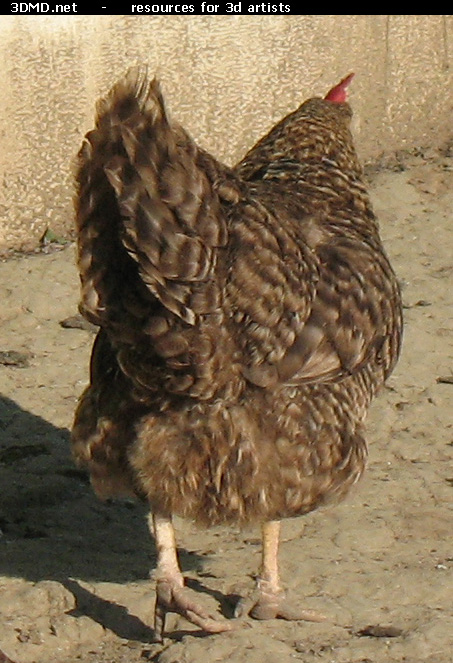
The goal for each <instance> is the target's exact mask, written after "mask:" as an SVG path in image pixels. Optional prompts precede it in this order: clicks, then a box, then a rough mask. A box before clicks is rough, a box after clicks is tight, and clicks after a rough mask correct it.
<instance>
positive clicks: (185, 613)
mask: <svg viewBox="0 0 453 663" xmlns="http://www.w3.org/2000/svg"><path fill="white" fill-rule="evenodd" d="M169 612H174V613H177V614H178V615H181V616H182V617H184V618H185V619H187V621H189V622H191V623H192V624H195V625H196V626H199V627H200V628H201V629H203V631H206V632H207V633H223V632H224V631H231V630H232V629H233V625H232V624H230V623H229V622H227V621H221V620H219V619H217V618H216V617H215V616H214V615H212V614H210V613H208V612H206V610H204V609H203V608H201V607H200V606H199V605H198V604H197V603H196V602H195V601H193V600H192V599H191V598H190V597H189V596H188V593H187V589H185V588H184V587H179V586H177V585H176V584H174V583H172V582H169V581H168V580H165V579H159V580H158V581H157V586H156V608H155V613H154V637H155V640H156V642H160V643H162V642H163V639H164V632H165V618H166V616H167V613H169Z"/></svg>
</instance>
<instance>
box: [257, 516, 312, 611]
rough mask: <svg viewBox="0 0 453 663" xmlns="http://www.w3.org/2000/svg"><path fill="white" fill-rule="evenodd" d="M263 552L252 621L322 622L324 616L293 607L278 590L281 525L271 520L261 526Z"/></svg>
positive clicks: (283, 593)
mask: <svg viewBox="0 0 453 663" xmlns="http://www.w3.org/2000/svg"><path fill="white" fill-rule="evenodd" d="M262 537H263V549H262V559H261V569H260V575H259V576H258V578H257V588H258V601H257V602H256V603H255V605H254V606H253V608H252V609H251V611H250V615H251V617H253V618H254V619H276V618H278V617H280V618H282V619H288V620H291V621H297V620H305V621H311V622H319V621H324V620H325V617H324V615H321V614H319V613H317V612H315V611H313V610H305V609H299V608H297V606H292V605H291V604H290V603H289V602H288V600H287V598H286V596H285V592H284V591H283V589H282V587H281V586H280V577H279V572H278V546H279V539H280V521H279V520H271V521H269V522H267V523H264V524H263V526H262Z"/></svg>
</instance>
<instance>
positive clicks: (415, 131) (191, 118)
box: [0, 15, 453, 252]
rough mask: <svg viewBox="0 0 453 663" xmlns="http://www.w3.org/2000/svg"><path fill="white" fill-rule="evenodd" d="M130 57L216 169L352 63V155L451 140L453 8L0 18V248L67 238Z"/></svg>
mask: <svg viewBox="0 0 453 663" xmlns="http://www.w3.org/2000/svg"><path fill="white" fill-rule="evenodd" d="M137 62H147V63H148V64H149V69H150V71H151V72H155V73H157V75H158V76H159V77H160V78H161V80H162V84H163V88H164V92H165V95H166V98H167V106H168V107H169V109H170V111H171V113H172V116H173V117H174V118H175V119H177V120H178V121H180V122H181V123H183V124H184V125H185V126H186V128H187V129H188V130H189V131H190V132H191V133H192V135H193V136H194V137H195V138H196V139H197V140H198V141H199V143H200V144H202V145H203V146H204V147H205V148H208V149H209V150H211V151H212V152H213V153H214V154H215V155H216V156H217V157H219V158H220V159H222V160H224V161H225V162H227V163H234V162H235V161H236V160H237V159H238V158H239V157H240V156H241V155H242V154H243V152H244V151H245V150H246V149H247V148H248V147H250V146H251V145H252V144H253V143H254V141H255V139H257V138H259V137H260V135H261V134H262V133H263V132H265V131H266V130H267V129H269V128H270V126H271V125H272V124H273V123H274V121H276V120H278V119H280V117H282V116H283V115H284V114H286V113H287V112H288V111H290V110H293V109H294V108H295V107H296V106H298V105H299V104H300V103H301V102H302V101H303V100H304V99H305V98H307V97H309V96H315V95H324V94H325V92H326V91H327V90H328V89H329V88H330V87H331V86H332V85H333V84H334V83H336V82H338V81H339V80H340V78H341V77H342V76H344V75H345V74H347V73H349V72H350V71H355V72H356V79H355V80H354V82H353V85H352V87H351V94H350V99H351V103H352V105H353V107H354V110H355V125H354V129H355V135H356V138H357V146H358V149H359V153H360V155H361V157H362V159H364V160H367V161H370V160H374V159H376V158H378V157H380V156H381V155H382V154H390V153H393V152H395V151H396V150H399V149H403V148H408V147H412V146H425V145H432V146H434V147H436V146H440V145H442V144H444V143H445V142H446V141H448V140H450V139H451V138H452V134H453V124H452V106H453V77H452V72H453V68H452V65H453V16H413V15H411V16H367V15H364V16H311V15H310V16H288V17H286V16H277V17H275V16H256V17H249V16H211V17H202V16H182V17H178V16H154V17H153V16H79V17H77V16H70V17H61V16H47V17H45V16H33V17H32V16H30V17H24V16H21V17H14V16H1V17H0V83H1V94H0V137H1V150H0V252H1V251H3V252H4V251H5V250H8V249H11V248H15V249H30V248H33V247H34V246H36V244H37V242H38V240H39V238H40V237H41V235H42V234H43V233H44V231H45V230H46V228H47V227H49V228H51V229H52V230H53V231H54V232H56V233H57V234H62V235H67V234H68V233H70V231H71V228H72V195H73V187H72V172H71V163H72V162H73V159H74V155H75V154H76V152H77V150H78V148H79V145H80V143H81V140H82V137H83V135H84V134H85V132H86V131H87V130H89V129H90V128H91V127H92V123H93V113H94V103H95V100H96V98H97V97H98V96H99V95H100V94H104V93H105V92H106V91H107V89H108V88H109V87H110V85H111V84H112V83H113V82H114V81H115V80H116V79H117V78H119V77H120V76H122V74H123V73H124V71H125V70H126V69H127V67H128V66H130V65H131V64H135V63H137Z"/></svg>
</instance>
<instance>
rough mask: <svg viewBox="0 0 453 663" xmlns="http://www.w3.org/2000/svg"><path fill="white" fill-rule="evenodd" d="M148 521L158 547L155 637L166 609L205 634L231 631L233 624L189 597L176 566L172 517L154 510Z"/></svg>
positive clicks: (162, 625) (160, 631) (160, 633)
mask: <svg viewBox="0 0 453 663" xmlns="http://www.w3.org/2000/svg"><path fill="white" fill-rule="evenodd" d="M151 523H152V530H153V534H154V538H155V541H156V547H157V568H156V607H155V611H154V635H155V638H156V640H157V641H158V642H163V637H164V631H165V617H166V615H167V613H169V612H176V613H178V614H179V615H182V616H183V617H185V618H186V619H187V620H188V621H189V622H191V623H192V624H195V625H196V626H199V627H200V628H201V629H203V630H204V631H207V632H208V633H221V632H222V631H229V630H231V628H232V625H231V624H230V623H229V622H227V621H221V620H217V619H216V618H215V617H214V616H212V615H210V614H209V613H207V612H206V611H205V610H204V609H203V608H201V607H200V606H198V605H197V603H196V602H194V601H193V600H192V599H191V598H190V596H189V595H188V590H187V589H185V588H184V578H183V575H182V573H181V569H180V568H179V562H178V555H177V552H176V541H175V532H174V528H173V524H172V521H171V517H167V516H163V515H162V514H158V513H156V514H154V515H153V516H152V519H151ZM151 523H150V526H151Z"/></svg>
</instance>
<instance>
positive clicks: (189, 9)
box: [4, 0, 296, 17]
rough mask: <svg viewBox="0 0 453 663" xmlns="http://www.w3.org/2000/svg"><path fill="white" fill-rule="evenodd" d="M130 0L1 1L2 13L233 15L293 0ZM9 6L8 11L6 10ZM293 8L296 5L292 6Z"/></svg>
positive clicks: (285, 8) (282, 10) (288, 8)
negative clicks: (71, 0)
mask: <svg viewBox="0 0 453 663" xmlns="http://www.w3.org/2000/svg"><path fill="white" fill-rule="evenodd" d="M142 3H143V0H130V2H125V1H124V0H119V2H115V3H109V2H102V0H100V1H99V2H69V3H56V2H10V3H8V2H7V3H6V4H5V5H4V9H5V10H6V11H5V14H6V13H9V14H11V15H14V14H16V15H41V16H42V15H47V16H49V17H50V16H62V15H64V16H71V15H72V16H78V15H91V16H94V15H98V16H99V15H102V14H106V15H107V14H108V15H117V16H124V15H131V16H134V15H135V16H162V15H168V16H184V15H186V16H218V15H226V16H233V15H237V14H242V15H244V14H246V15H248V16H257V15H263V14H270V15H273V16H284V15H287V14H293V13H296V11H294V12H293V3H289V2H275V1H273V2H253V1H251V0H246V1H245V0H233V2H214V1H213V0H211V1H210V2H192V1H191V0H182V1H181V2H179V1H178V0H176V1H174V2H145V3H143V4H142ZM8 9H9V12H8ZM294 10H295V7H294Z"/></svg>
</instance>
